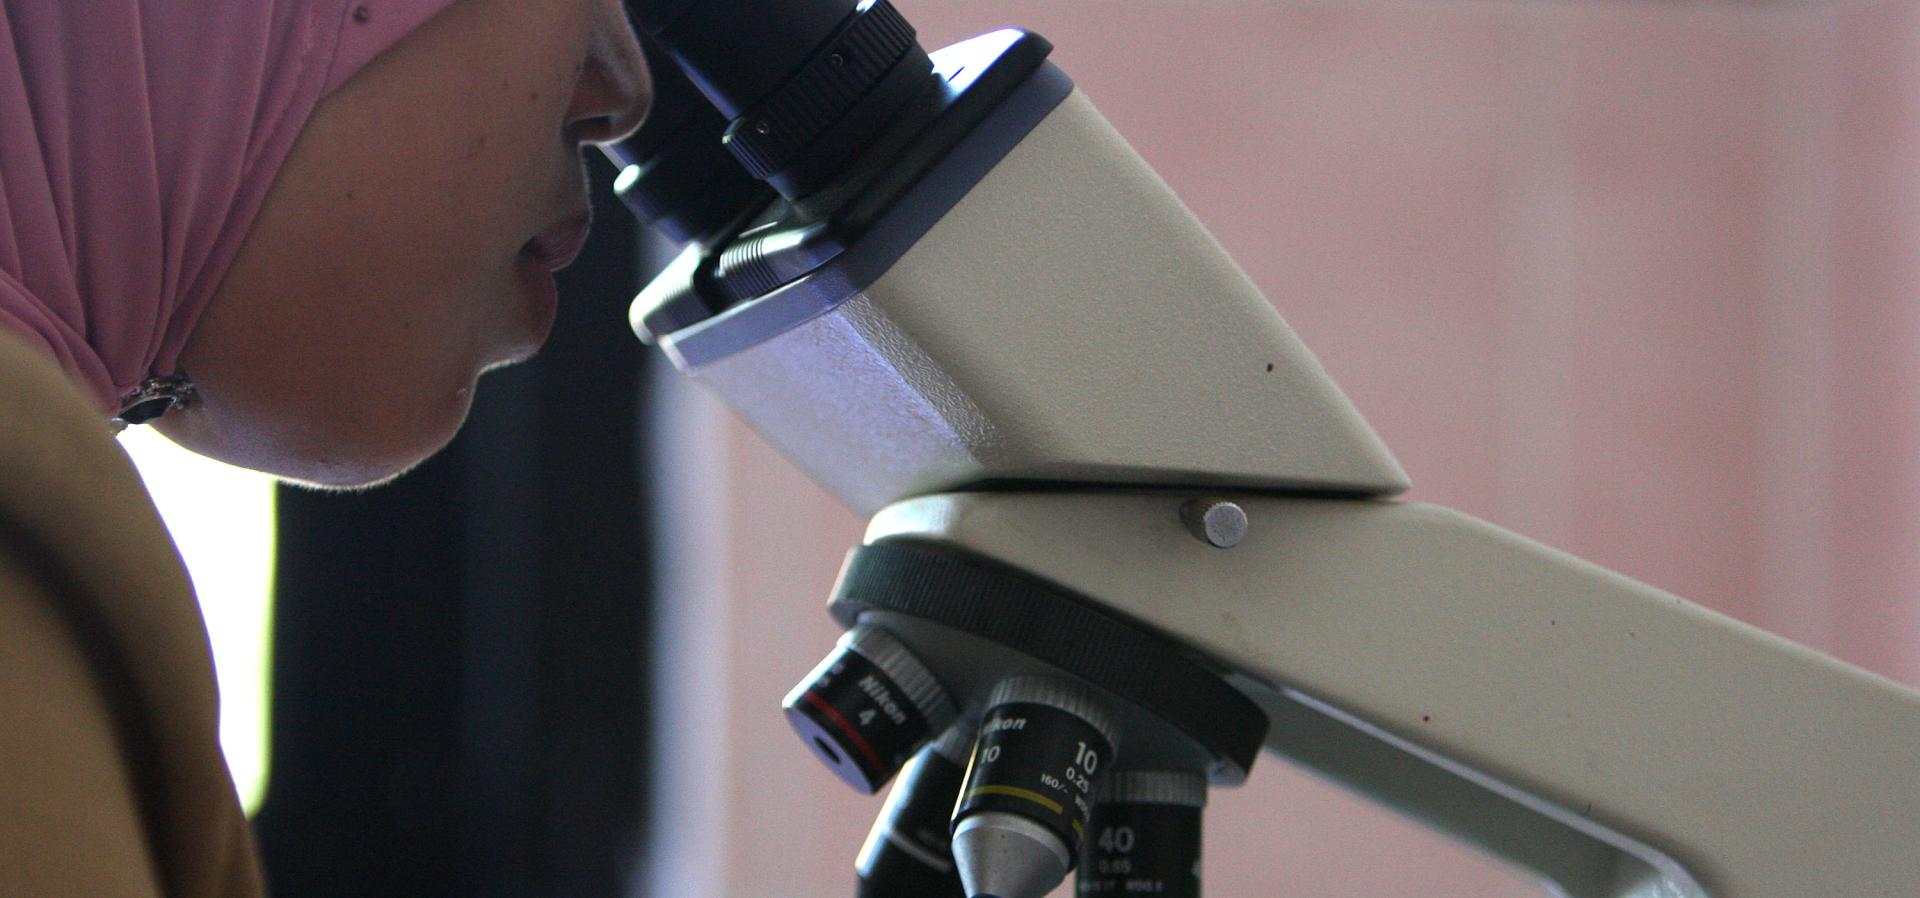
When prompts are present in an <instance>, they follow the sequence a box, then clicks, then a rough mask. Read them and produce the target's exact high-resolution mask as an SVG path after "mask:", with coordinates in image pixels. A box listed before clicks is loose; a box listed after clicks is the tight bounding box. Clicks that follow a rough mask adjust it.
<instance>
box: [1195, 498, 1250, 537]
mask: <svg viewBox="0 0 1920 898" xmlns="http://www.w3.org/2000/svg"><path fill="white" fill-rule="evenodd" d="M1180 521H1181V522H1182V523H1184V524H1186V525H1187V530H1188V532H1190V533H1192V534H1193V536H1194V538H1195V539H1198V540H1200V541H1201V542H1203V543H1206V544H1207V545H1210V546H1213V547H1214V548H1216V549H1231V548H1233V547H1234V546H1237V545H1240V542H1241V541H1242V540H1244V539H1246V538H1247V524H1248V521H1247V511H1246V509H1244V508H1241V507H1240V506H1239V505H1236V504H1234V503H1232V502H1229V501H1227V500H1225V499H1195V500H1193V501H1191V502H1188V503H1187V504H1185V505H1182V506H1180Z"/></svg>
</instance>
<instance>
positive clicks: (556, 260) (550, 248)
mask: <svg viewBox="0 0 1920 898" xmlns="http://www.w3.org/2000/svg"><path fill="white" fill-rule="evenodd" d="M592 230H593V213H592V212H582V213H580V214H579V215H576V216H574V217H572V218H569V219H567V220H566V221H564V222H562V223H560V224H557V225H554V226H553V227H551V228H548V229H546V230H545V231H542V232H540V234H539V235H537V236H535V237H534V238H533V239H532V240H529V241H527V248H526V249H525V250H522V252H525V253H526V254H527V255H528V256H530V257H532V259H533V261H534V263H535V264H536V265H538V266H539V267H540V268H542V269H544V270H546V271H550V272H552V271H559V270H561V269H563V268H566V267H567V266H569V265H572V264H573V262H574V260H575V259H578V258H580V252H581V251H582V250H584V249H586V248H587V235H588V234H589V233H590V232H591V231H592Z"/></svg>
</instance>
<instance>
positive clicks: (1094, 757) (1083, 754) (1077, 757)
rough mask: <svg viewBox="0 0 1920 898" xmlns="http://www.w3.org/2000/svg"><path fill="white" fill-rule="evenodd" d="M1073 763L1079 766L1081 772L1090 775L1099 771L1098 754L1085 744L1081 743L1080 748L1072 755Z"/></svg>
mask: <svg viewBox="0 0 1920 898" xmlns="http://www.w3.org/2000/svg"><path fill="white" fill-rule="evenodd" d="M1073 763H1075V764H1078V765H1080V769H1081V770H1085V771H1086V772H1087V773H1088V774H1092V773H1093V772H1094V771H1095V770H1098V769H1100V753H1099V752H1097V751H1094V750H1093V749H1091V748H1088V747H1087V744H1086V743H1085V742H1082V743H1080V748H1079V749H1077V750H1076V751H1074V753H1073Z"/></svg>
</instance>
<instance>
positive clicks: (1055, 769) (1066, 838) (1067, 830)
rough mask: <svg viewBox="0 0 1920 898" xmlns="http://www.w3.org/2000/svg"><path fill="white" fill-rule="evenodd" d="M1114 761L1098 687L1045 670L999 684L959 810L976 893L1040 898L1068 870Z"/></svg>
mask: <svg viewBox="0 0 1920 898" xmlns="http://www.w3.org/2000/svg"><path fill="white" fill-rule="evenodd" d="M1113 760H1114V741H1113V726H1112V723H1111V715H1110V714H1108V712H1107V710H1106V708H1105V706H1104V704H1103V703H1102V702H1101V701H1100V700H1099V699H1098V698H1096V697H1095V696H1094V695H1093V693H1092V691H1091V690H1089V689H1087V688H1085V687H1082V686H1080V685H1078V684H1076V683H1073V682H1070V681H1067V680H1061V679H1053V678H1044V677H1014V678H1011V679H1008V680H1006V681H1004V682H1002V683H1001V684H1000V685H998V686H996V687H995V688H994V691H993V695H992V697H991V698H989V699H988V702H987V712H986V714H985V716H984V717H982V719H981V721H980V736H979V739H978V741H977V742H976V743H975V745H974V749H973V761H972V766H971V767H970V768H969V769H968V771H967V781H966V784H965V785H964V786H962V787H961V789H960V803H959V805H958V806H957V807H956V808H955V809H954V815H953V819H954V831H953V856H954V861H955V863H956V864H957V865H958V866H959V868H960V877H961V880H962V882H964V883H965V885H966V888H967V894H968V895H970V896H993V898H1041V896H1043V895H1045V894H1046V893H1047V892H1049V891H1051V890H1052V889H1053V887H1054V886H1057V885H1059V884H1060V881H1061V880H1062V879H1065V878H1066V875H1067V872H1068V871H1070V870H1072V869H1073V866H1074V862H1075V860H1076V858H1077V855H1078V853H1079V850H1080V840H1081V838H1082V837H1083V834H1084V832H1085V830H1086V826H1087V824H1088V822H1089V820H1090V819H1091V816H1092V813H1093V794H1094V791H1093V790H1094V788H1095V786H1096V785H1097V784H1098V781H1099V778H1100V776H1101V774H1102V773H1103V772H1104V770H1105V769H1106V767H1107V766H1108V765H1110V764H1112V763H1113Z"/></svg>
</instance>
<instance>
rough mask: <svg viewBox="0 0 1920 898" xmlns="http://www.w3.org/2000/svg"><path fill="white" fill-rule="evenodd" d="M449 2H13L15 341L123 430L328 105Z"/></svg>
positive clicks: (6, 241)
mask: <svg viewBox="0 0 1920 898" xmlns="http://www.w3.org/2000/svg"><path fill="white" fill-rule="evenodd" d="M450 2H452V0H4V2H0V327H6V328H10V329H12V330H14V331H17V332H19V333H20V334H22V335H24V336H25V337H26V338H27V339H28V341H29V342H31V343H34V344H36V345H38V346H40V347H43V348H44V349H45V350H46V351H47V352H48V353H49V354H50V355H51V356H52V357H53V358H54V359H55V360H57V361H58V362H59V363H60V365H61V367H62V368H64V369H65V370H66V371H67V373H68V374H69V375H70V376H72V377H73V378H74V379H75V380H76V381H78V382H79V383H80V384H81V385H83V386H84V387H85V388H86V389H87V390H88V392H89V393H90V394H91V395H92V396H93V397H94V399H95V400H96V401H97V402H98V403H99V404H100V407H101V410H102V411H103V412H104V413H107V414H111V413H113V412H117V411H118V410H119V408H120V402H121V398H122V397H123V396H125V395H126V394H128V393H130V392H132V391H134V390H135V389H136V388H138V386H139V385H140V384H141V383H142V382H143V381H145V380H147V379H148V378H149V377H152V376H155V375H170V374H174V373H176V370H175V369H176V368H177V365H178V362H179V356H180V352H181V349H182V347H184V346H185V345H186V342H187V338H188V337H189V335H190V334H191V333H192V329H193V325H194V323H195V321H197V320H198V318H199V315H200V312H201V310H202V309H204V308H205V307H206V304H207V301H208V300H209V299H210V298H211V297H212V296H213V294H214V291H215V290H216V289H218V287H219V286H220V282H221V280H222V279H223V278H225V276H226V273H227V271H228V269H229V268H230V267H231V266H232V264H233V260H234V257H235V255H236V254H237V253H238V251H239V248H240V244H241V242H242V241H243V240H244V239H245V238H246V236H247V233H248V231H249V230H250V229H251V227H252V224H253V221H254V218H255V216H256V215H257V213H258V212H259V209H260V205H261V203H262V201H263V200H264V199H265V198H266V194H267V191H268V189H269V188H270V187H271V186H272V184H273V179H274V177H275V175H276V174H277V173H278V172H279V170H280V166H281V165H282V164H283V163H284V162H285V160H286V158H287V155H288V153H289V151H290V150H291V149H292V147H293V144H294V140H295V138H297V137H298V136H299V134H300V131H301V129H302V128H303V127H304V126H305V124H306V122H307V120H308V118H309V117H310V116H311V115H312V114H313V110H314V108H315V107H316V106H317V105H318V104H319V102H320V100H321V99H322V98H324V97H326V96H327V95H328V94H330V93H331V92H333V91H334V90H335V89H337V88H338V87H339V86H340V85H341V84H343V83H345V82H346V81H347V80H348V79H349V78H351V77H353V75H354V74H355V73H356V72H358V71H360V70H361V69H362V68H363V67H364V66H366V65H367V64H368V63H369V62H371V61H372V60H373V59H374V58H375V57H376V56H378V55H379V54H380V53H381V52H382V51H383V50H385V49H386V48H387V47H389V46H390V45H392V44H393V43H394V42H396V41H398V40H399V39H400V38H401V37H403V36H405V35H406V34H407V33H408V32H410V31H412V30H413V29H414V28H416V27H418V26H419V25H420V24H421V23H423V22H425V21H426V20H427V19H429V18H431V17H432V16H433V15H434V14H435V13H437V12H439V11H440V10H441V9H442V8H444V7H446V6H447V5H448V4H449V3H450ZM0 426H14V425H12V424H11V423H9V424H5V425H0Z"/></svg>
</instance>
